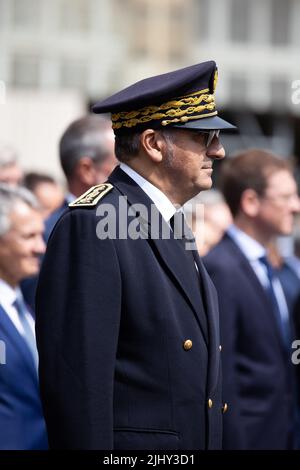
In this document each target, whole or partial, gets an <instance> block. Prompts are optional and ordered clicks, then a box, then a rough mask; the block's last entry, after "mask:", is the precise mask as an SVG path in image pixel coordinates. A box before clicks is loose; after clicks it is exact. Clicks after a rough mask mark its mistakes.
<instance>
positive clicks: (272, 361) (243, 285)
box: [204, 235, 294, 449]
mask: <svg viewBox="0 0 300 470" xmlns="http://www.w3.org/2000/svg"><path fill="white" fill-rule="evenodd" d="M204 264H205V266H206V268H207V270H208V272H209V274H210V275H211V278H212V280H213V282H214V284H215V286H216V289H217V292H218V297H219V305H220V328H221V343H222V345H223V348H222V365H223V377H224V382H223V394H224V399H225V400H226V401H228V403H229V408H228V413H226V415H225V416H224V448H225V449H287V448H290V446H291V430H292V426H293V418H294V416H293V412H294V410H293V405H294V403H293V381H292V376H293V372H294V371H292V367H293V366H292V363H291V357H289V356H288V354H287V351H286V349H285V348H284V345H283V340H282V337H281V332H280V330H279V326H278V324H277V322H276V319H275V316H274V313H273V311H272V305H271V301H270V299H269V298H268V295H267V294H266V292H265V291H264V289H263V287H262V285H261V283H260V282H259V280H258V278H257V276H256V274H255V272H254V271H253V269H252V267H251V265H250V263H249V262H248V260H247V259H246V257H245V256H244V254H243V253H242V252H241V251H240V249H239V248H238V246H237V245H236V243H235V242H234V241H233V240H232V239H231V238H230V237H229V236H228V235H225V236H224V238H223V239H222V240H221V242H219V244H218V245H217V246H216V247H215V248H213V249H212V251H211V252H210V253H209V254H208V255H207V256H206V257H205V258H204ZM292 352H293V351H292V350H291V354H292Z"/></svg>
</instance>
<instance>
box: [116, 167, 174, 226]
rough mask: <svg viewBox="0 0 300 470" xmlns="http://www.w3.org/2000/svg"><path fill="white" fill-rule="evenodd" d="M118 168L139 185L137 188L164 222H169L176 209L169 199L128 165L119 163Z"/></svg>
mask: <svg viewBox="0 0 300 470" xmlns="http://www.w3.org/2000/svg"><path fill="white" fill-rule="evenodd" d="M120 168H121V170H123V171H124V172H125V173H126V174H127V175H128V176H130V178H132V179H133V180H134V181H135V182H136V184H138V185H139V187H140V188H141V189H142V190H143V191H144V192H145V193H146V194H147V196H149V197H150V199H151V200H152V201H153V202H154V204H155V206H156V207H157V209H158V210H159V212H160V213H161V215H162V217H163V218H164V220H165V221H166V222H169V220H170V219H171V217H172V216H173V215H174V214H175V212H176V207H175V206H174V205H173V204H172V202H171V201H170V199H169V198H168V197H167V196H166V195H165V194H164V193H163V192H162V191H161V190H160V189H158V188H157V187H156V186H154V185H153V184H152V183H150V182H149V181H147V180H146V179H145V178H144V177H143V176H141V175H140V174H139V173H137V172H136V171H135V170H133V169H132V168H130V167H129V166H128V165H126V163H121V164H120Z"/></svg>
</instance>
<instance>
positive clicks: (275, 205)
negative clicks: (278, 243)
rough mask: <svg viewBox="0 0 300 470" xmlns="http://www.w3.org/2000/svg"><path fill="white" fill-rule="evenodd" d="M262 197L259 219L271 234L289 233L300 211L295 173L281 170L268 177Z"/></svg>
mask: <svg viewBox="0 0 300 470" xmlns="http://www.w3.org/2000/svg"><path fill="white" fill-rule="evenodd" d="M259 199H260V205H259V212H258V221H259V223H260V224H261V226H262V227H263V228H264V230H265V231H266V232H267V233H269V234H270V235H271V236H274V235H289V234H290V233H291V232H292V229H293V222H294V215H295V214H296V213H298V212H299V211H300V202H299V197H298V193H297V186H296V182H295V179H294V177H293V175H292V174H291V173H290V172H289V171H287V170H280V171H278V172H276V173H273V174H272V175H270V176H269V177H268V178H267V187H266V190H265V193H264V195H263V196H262V197H260V198H259Z"/></svg>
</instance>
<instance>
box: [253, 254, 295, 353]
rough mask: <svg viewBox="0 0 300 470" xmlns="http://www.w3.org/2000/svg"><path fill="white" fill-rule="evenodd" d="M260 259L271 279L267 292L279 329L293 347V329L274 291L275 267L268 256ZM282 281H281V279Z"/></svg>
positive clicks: (286, 344)
mask: <svg viewBox="0 0 300 470" xmlns="http://www.w3.org/2000/svg"><path fill="white" fill-rule="evenodd" d="M259 261H260V262H261V263H262V264H263V265H264V266H265V267H266V269H267V275H268V280H269V286H268V288H267V293H268V295H269V297H270V299H271V302H272V305H273V311H274V313H275V316H276V319H277V322H278V325H279V329H280V331H281V334H282V337H283V340H284V343H285V346H286V347H287V348H288V350H290V347H291V331H290V325H289V321H288V319H284V318H283V317H282V315H281V312H280V306H279V304H278V300H277V297H276V294H275V291H274V287H273V281H274V280H275V279H278V277H277V276H276V274H275V272H274V269H273V267H272V266H271V264H270V263H269V261H268V259H267V257H266V256H261V257H260V258H259ZM279 282H280V281H279Z"/></svg>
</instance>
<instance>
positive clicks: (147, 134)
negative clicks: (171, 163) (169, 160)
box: [140, 129, 165, 163]
mask: <svg viewBox="0 0 300 470" xmlns="http://www.w3.org/2000/svg"><path fill="white" fill-rule="evenodd" d="M140 145H141V149H142V150H143V151H144V152H145V153H146V154H147V155H148V157H149V158H150V159H151V160H152V161H153V163H160V162H161V161H162V159H163V152H162V151H163V147H164V145H165V141H164V139H163V137H162V135H161V134H160V132H158V131H155V130H153V129H146V130H145V131H144V132H143V133H142V134H141V136H140Z"/></svg>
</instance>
